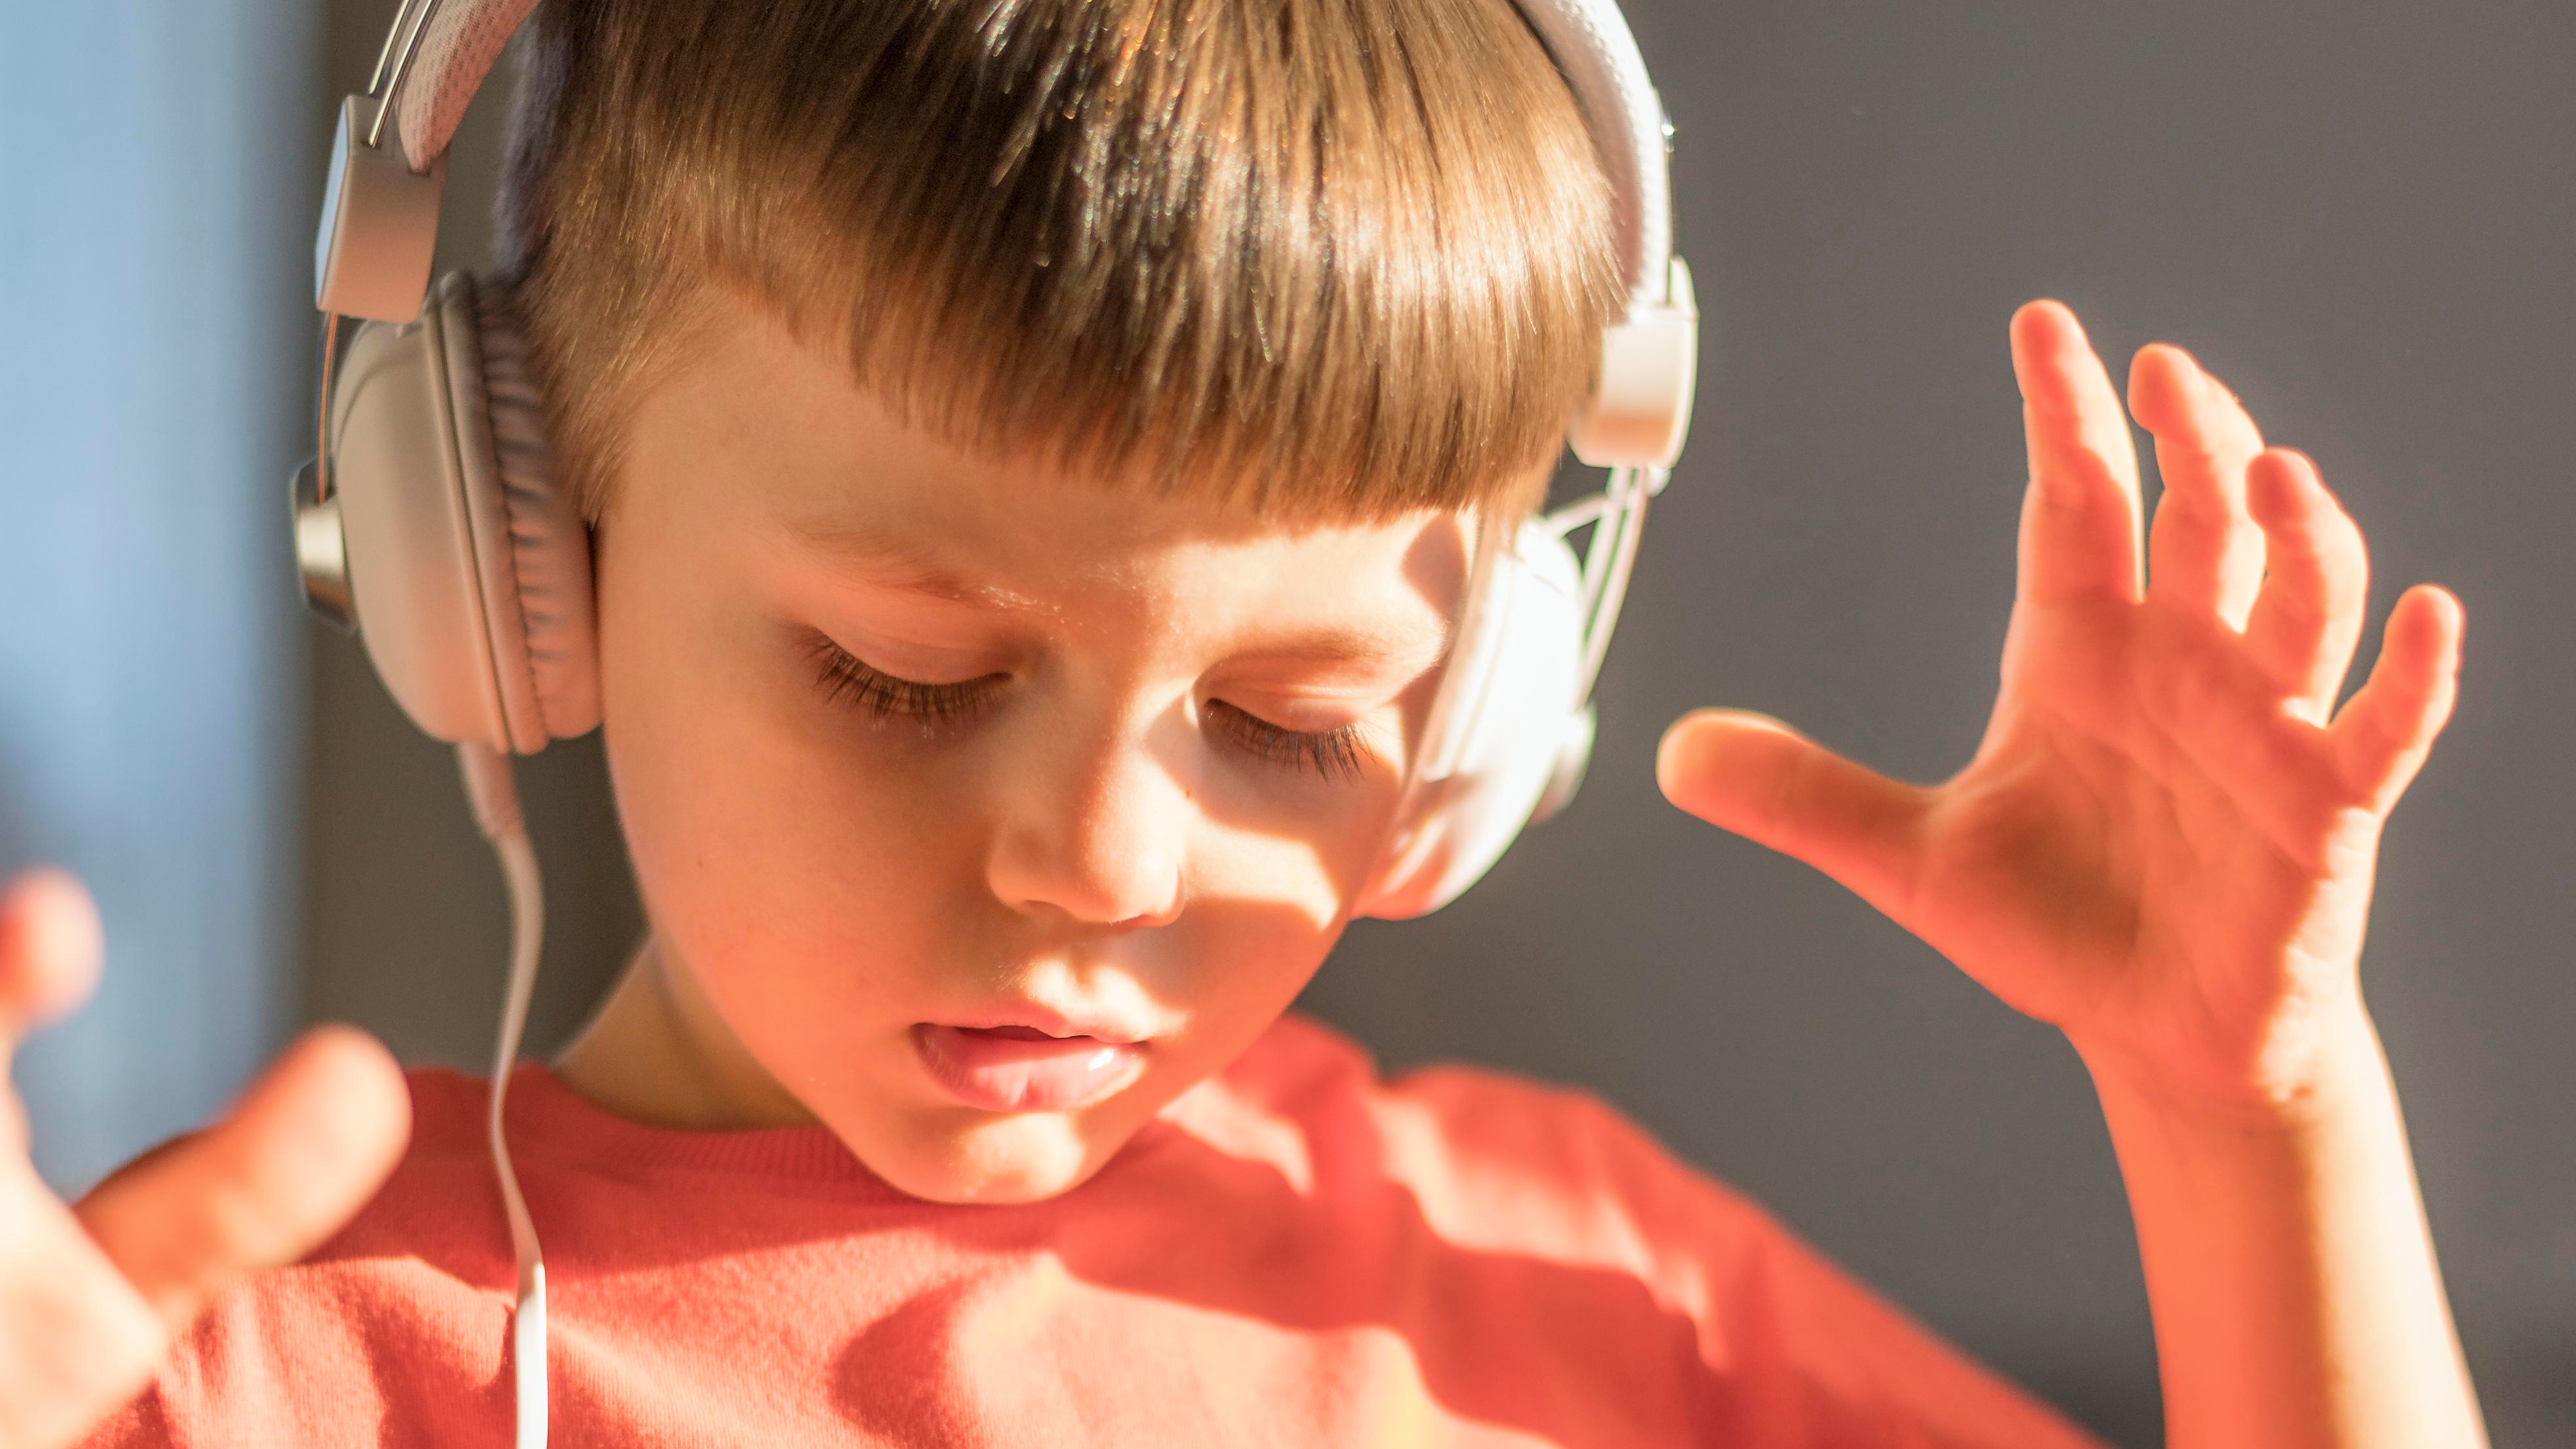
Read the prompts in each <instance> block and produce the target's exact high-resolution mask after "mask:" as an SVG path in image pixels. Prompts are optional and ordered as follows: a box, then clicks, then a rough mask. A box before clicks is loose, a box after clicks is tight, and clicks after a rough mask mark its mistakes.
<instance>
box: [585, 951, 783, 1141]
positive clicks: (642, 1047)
mask: <svg viewBox="0 0 2576 1449" xmlns="http://www.w3.org/2000/svg"><path fill="white" fill-rule="evenodd" d="M553 1067H554V1072H555V1075H556V1077H557V1078H559V1079H560V1080H561V1081H562V1082H563V1083H564V1085H566V1086H567V1087H570V1088H571V1089H572V1090H573V1091H574V1092H576V1093H578V1094H580V1095H581V1096H582V1097H583V1098H585V1099H587V1100H588V1101H589V1102H590V1103H591V1104H592V1105H593V1106H596V1107H598V1108H599V1109H600V1110H602V1111H605V1112H609V1113H613V1114H615V1115H616V1116H619V1117H623V1118H626V1119H627V1120H628V1121H632V1122H641V1123H643V1124H645V1125H646V1126H650V1127H674V1128H681V1129H687V1130H696V1131H725V1130H731V1129H739V1128H750V1127H785V1126H805V1125H810V1124H811V1123H812V1122H813V1121H814V1120H815V1119H814V1114H813V1113H811V1112H809V1111H807V1110H805V1107H804V1104H803V1103H800V1102H798V1101H797V1100H796V1098H795V1097H794V1096H793V1095H791V1094H790V1093H789V1092H788V1091H787V1089H786V1088H785V1087H782V1086H780V1085H779V1084H778V1080H777V1078H775V1077H772V1076H771V1075H770V1074H769V1072H768V1070H767V1069H766V1068H764V1067H762V1066H761V1065H760V1063H759V1061H758V1060H757V1059H755V1058H754V1057H753V1056H752V1054H751V1051H750V1049H749V1048H747V1047H745V1046H744V1045H743V1044H742V1040H741V1039H740V1038H739V1037H737V1036H735V1035H734V1033H733V1030H732V1028H730V1027H728V1026H726V1025H725V1022H724V1018H723V1017H722V1016H721V1015H719V1014H718V1013H717V1011H716V1009H715V1004H714V1003H713V1002H711V1001H709V1000H708V999H707V996H706V993H705V991H704V990H703V989H702V988H701V987H700V986H699V985H698V981H697V978H696V976H695V975H694V974H693V973H691V972H690V970H689V968H688V966H687V965H686V964H685V963H683V962H682V961H680V960H679V958H678V957H677V956H675V955H674V954H673V953H672V952H671V951H670V950H669V949H668V947H667V945H666V944H665V943H664V942H663V941H662V939H661V937H660V935H659V933H657V932H647V933H646V935H645V937H644V940H643V942H642V943H641V944H640V945H638V946H637V947H636V949H635V954H634V956H633V957H632V958H631V959H629V960H628V961H627V963H626V969H625V971H624V972H623V973H621V974H620V975H619V976H618V978H617V984H616V985H615V986H614V987H612V988H610V990H609V993H608V999H607V1000H606V1001H605V1002H603V1003H601V1005H600V1008H599V1011H598V1013H597V1014H595V1015H594V1016H592V1017H591V1019H590V1022H589V1024H587V1025H585V1026H584V1027H583V1028H582V1029H581V1032H580V1034H579V1035H578V1036H576V1037H574V1038H573V1040H572V1044H571V1045H569V1046H567V1047H565V1048H564V1050H563V1052H562V1054H561V1055H559V1056H557V1057H556V1058H555V1060H554V1063H553Z"/></svg>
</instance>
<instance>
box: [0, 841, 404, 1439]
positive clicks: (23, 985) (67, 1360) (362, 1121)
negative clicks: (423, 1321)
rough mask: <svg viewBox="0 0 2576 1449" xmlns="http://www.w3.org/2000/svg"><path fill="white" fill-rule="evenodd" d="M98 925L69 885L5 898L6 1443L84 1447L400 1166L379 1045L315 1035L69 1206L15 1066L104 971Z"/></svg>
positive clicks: (393, 1103)
mask: <svg viewBox="0 0 2576 1449" xmlns="http://www.w3.org/2000/svg"><path fill="white" fill-rule="evenodd" d="M99 953H100V939H99V925H98V916H97V913H96V912H95V910H94V909H93V908H92V907H91V905H90V902H89V897H88V895H87V893H86V892H84V891H83V890H82V889H81V888H80V886H79V885H78V884H76V883H74V882H73V881H72V880H71V878H70V877H68V876H63V875H59V874H55V873H52V872H31V873H29V874H27V875H25V876H22V877H20V878H19V879H18V880H17V881H15V882H13V883H11V884H9V885H8V886H7V888H6V890H5V892H0V1446H5V1449H54V1446H58V1445H64V1444H69V1443H71V1442H73V1441H74V1440H77V1439H78V1438H80V1437H81V1435H82V1434H83V1433H85V1432H86V1431H87V1430H88V1429H90V1428H91V1427H92V1426H93V1425H95V1424H97V1423H98V1422H99V1421H100V1420H101V1419H104V1418H105V1417H106V1416H107V1415H109V1414H110V1413H112V1412H114V1411H115V1410H116V1409H117V1408H118V1407H119V1406H120V1405H122V1404H123V1403H124V1402H125V1401H126V1400H128V1399H130V1398H132V1397H133V1396H134V1395H135V1393H136V1392H137V1391H139V1390H140V1389H142V1388H143V1386H144V1385H145V1383H146V1382H148V1381H149V1379H150V1378H151V1375H152V1371H153V1369H154V1367H155V1366H156V1365H157V1364H158V1363H159V1362H160V1360H161V1355H162V1353H163V1351H164V1350H165V1349H166V1348H167V1347H168V1345H169V1342H170V1340H171V1338H172V1336H173V1335H175V1334H176V1333H177V1332H178V1331H179V1330H181V1329H182V1328H184V1327H186V1326H187V1324H188V1322H189V1320H190V1319H192V1318H194V1317H195V1316H196V1315H197V1312H198V1310H199V1309H200V1308H202V1307H203V1306H204V1305H205V1303H206V1301H207V1299H208V1298H210V1297H211V1296H213V1294H214V1293H215V1291H216V1290H217V1289H219V1288H221V1287H222V1286H223V1285H224V1284H225V1283H227V1282H228V1281H230V1280H231V1279H232V1278H234V1277H235V1276H237V1275H238V1274H240V1273H242V1272H244V1271H246V1270H248V1269H252V1268H260V1267H267V1266H271V1265H275V1264H280V1263H287V1262H291V1261H293V1260H294V1259H296V1258H298V1257H301V1256H302V1255H303V1254H304V1253H305V1252H306V1251H307V1250H309V1249H310V1248H312V1247H313V1246H314V1245H315V1244H316V1243H319V1242H320V1241H321V1240H322V1239H323V1238H325V1237H327V1236H328V1235H329V1234H330V1233H331V1231H332V1230H333V1229H334V1228H336V1227H338V1226H339V1225H340V1224H341V1223H342V1222H343V1221H345V1220H346V1219H347V1218H348V1217H349V1215H350V1214H352V1213H354V1212H356V1211H357V1209H358V1208H359V1206H360V1205H361V1204H363V1203H364V1202H365V1201H366V1199H367V1197H368V1196H369V1195H370V1194H371V1193H373V1192H374V1191H375V1188H376V1184H377V1183H378V1182H380V1181H381V1180H382V1179H383V1178H384V1175H385V1173H386V1172H387V1171H388V1170H390V1169H391V1168H392V1166H393V1164H394V1160H395V1159H396V1158H397V1157H398V1156H400V1155H401V1151H402V1144H403V1141H404V1138H405V1136H406V1134H407V1133H408V1131H409V1123H410V1099H409V1097H408V1096H407V1095H406V1093H405V1090H404V1087H403V1082H402V1076H401V1073H400V1071H399V1070H398V1069H397V1068H396V1067H395V1066H394V1063H393V1060H392V1058H391V1057H389V1056H388V1055H386V1053H385V1049H384V1048H383V1047H382V1046H379V1045H378V1044H377V1043H376V1042H375V1041H374V1040H373V1039H372V1038H369V1037H367V1036H365V1035H364V1034H362V1033H359V1032H356V1031H352V1030H349V1029H347V1028H331V1027H326V1028H322V1029H320V1030H317V1031H314V1032H311V1033H309V1034H307V1035H306V1036H305V1037H304V1038H303V1039H302V1040H300V1041H298V1042H297V1043H296V1044H295V1045H294V1046H292V1047H290V1048H289V1049H288V1050H287V1051H286V1053H285V1055H283V1056H281V1057H280V1058H279V1059H278V1060H277V1061H276V1062H274V1063H273V1064H271V1065H270V1067H269V1069H268V1070H267V1072H265V1073H264V1074H262V1075H261V1077H260V1078H259V1080H257V1081H256V1082H254V1083H252V1084H251V1086H250V1088H249V1090H248V1091H247V1092H245V1093H244V1094H243V1096H242V1098H241V1100H240V1101H239V1102H238V1103H236V1104H235V1106H234V1108H233V1111H232V1113H231V1115H230V1116H228V1117H227V1118H226V1119H225V1120H224V1121H222V1122H220V1123H218V1124H216V1125H215V1126H213V1127H210V1128H207V1129H206V1130H204V1131H202V1132H198V1133H195V1134H193V1135H191V1136H188V1137H183V1138H180V1139H178V1140H176V1141H173V1142H170V1143H166V1144H164V1145H163V1146H161V1147H159V1148H156V1149H154V1150H153V1151H151V1152H150V1153H147V1154H145V1155H144V1156H142V1157H140V1158H137V1159H136V1160H135V1161H133V1162H131V1163H129V1164H127V1165H126V1166H125V1167H123V1168H121V1169H119V1170H118V1171H117V1173H116V1175H115V1176H113V1177H111V1178H109V1179H108V1180H107V1181H106V1182H103V1183H101V1184H100V1185H99V1186H98V1187H97V1189H96V1190H94V1191H92V1192H91V1193H90V1194H89V1196H87V1197H86V1198H83V1199H82V1200H81V1202H80V1204H79V1206H78V1207H67V1206H66V1205H64V1204H63V1203H62V1202H61V1201H60V1200H59V1199H57V1198H56V1197H55V1196H54V1195H53V1194H52V1193H51V1192H50V1191H48V1190H47V1189H46V1187H45V1185H44V1183H43V1182H42V1181H41V1180H40V1179H39V1178H38V1177H37V1176H36V1170H35V1167H34V1166H33V1164H32V1163H30V1162H29V1160H28V1157H27V1142H26V1126H27V1121H26V1113H25V1111H24V1109H23V1108H22V1107H21V1106H20V1105H19V1102H18V1100H17V1094H16V1093H15V1092H14V1091H11V1090H9V1089H8V1088H7V1086H6V1084H5V1078H6V1068H7V1056H8V1053H9V1052H10V1050H11V1049H13V1048H14V1047H15V1045H16V1044H17V1041H18V1039H19V1038H20V1037H22V1036H24V1035H25V1034H26V1032H27V1031H28V1030H29V1029H30V1028H31V1027H33V1026H35V1025H37V1024H38V1023H40V1022H41V1021H43V1020H44V1019H45V1018H48V1017H52V1016H58V1015H60V1014H62V1013H63V1012H65V1011H68V1010H70V1009H71V1007H72V1006H74V1005H75V1004H77V1003H78V1001H79V1000H80V998H81V997H82V996H84V995H86V994H87V993H88V991H89V988H90V984H91V983H92V981H94V980H95V979H96V977H97V974H98V967H99Z"/></svg>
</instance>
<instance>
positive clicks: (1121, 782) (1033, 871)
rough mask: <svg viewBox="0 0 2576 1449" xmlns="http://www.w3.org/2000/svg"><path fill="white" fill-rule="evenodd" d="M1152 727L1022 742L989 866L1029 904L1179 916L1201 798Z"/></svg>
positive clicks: (1153, 917) (1155, 917)
mask: <svg viewBox="0 0 2576 1449" xmlns="http://www.w3.org/2000/svg"><path fill="white" fill-rule="evenodd" d="M1150 733H1151V732H1150V731H1149V730H1147V729H1144V728H1125V729H1116V730H1103V731H1100V732H1099V733H1098V734H1097V735H1095V736H1093V737H1091V738H1088V739H1081V738H1071V737H1066V736H1058V737H1057V738H1056V739H1055V740H1053V741H1051V742H1049V743H1046V744H1037V743H1036V742H1031V747H1029V748H1024V749H1020V750H1016V751H1014V752H1013V753H1014V755H1015V757H1016V759H1015V764H1014V767H1012V768H1010V769H1008V770H1006V771H1005V772H1004V776H1003V778H1001V779H999V780H997V781H996V782H995V783H996V785H997V786H998V787H999V789H1000V790H1001V797H1000V801H1001V803H1000V809H999V812H998V825H997V828H996V829H995V830H994V833H993V838H992V845H991V848H990V849H991V856H990V860H989V862H988V864H987V868H986V874H987V876H988V878H989V880H990V883H991V887H992V890H993V893H994V895H995V896H997V897H999V898H1000V899H1001V900H1002V902H1003V903H1004V904H1006V905H1009V906H1011V907H1012V908H1013V909H1015V910H1018V911H1021V912H1023V913H1032V914H1035V913H1046V912H1060V913H1062V914H1063V915H1065V916H1069V917H1071V918H1072V919H1074V920H1077V921H1081V922H1083V923H1085V924H1089V925H1099V926H1118V927H1124V928H1140V927H1145V926H1158V925H1163V924H1166V923H1168V922H1170V921H1171V920H1173V919H1174V918H1176V917H1178V916H1179V915H1180V912H1181V906H1182V902H1183V897H1184V895H1185V891H1184V888H1183V876H1184V870H1183V862H1184V857H1185V854H1186V849H1187V844H1188V840H1189V834H1190V821H1191V819H1192V817H1193V814H1194V811H1195V806H1194V804H1193V802H1192V800H1191V798H1190V791H1189V789H1188V788H1187V786H1186V785H1185V784H1184V783H1183V782H1182V781H1181V779H1179V778H1178V777H1177V776H1176V775H1175V774H1174V772H1173V770H1172V769H1171V768H1170V767H1169V766H1168V765H1166V764H1165V763H1164V762H1162V761H1160V760H1158V759H1156V758H1155V756H1154V754H1153V752H1152V749H1151V739H1150Z"/></svg>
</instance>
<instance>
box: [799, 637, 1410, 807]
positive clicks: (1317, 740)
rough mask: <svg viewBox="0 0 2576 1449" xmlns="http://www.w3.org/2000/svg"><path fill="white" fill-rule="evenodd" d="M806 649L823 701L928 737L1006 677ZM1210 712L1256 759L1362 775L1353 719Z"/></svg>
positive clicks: (1326, 774)
mask: <svg viewBox="0 0 2576 1449" xmlns="http://www.w3.org/2000/svg"><path fill="white" fill-rule="evenodd" d="M807 653H808V655H809V656H810V658H811V661H812V663H813V666H814V670H815V675H816V679H815V682H816V684H817V685H818V686H819V687H820V688H821V689H822V691H823V698H824V700H825V702H826V703H830V704H838V705H843V706H846V707H849V708H852V709H857V710H859V711H861V712H863V713H865V714H866V715H867V716H868V717H869V718H870V719H871V720H873V721H875V722H877V723H880V724H882V723H884V722H886V721H888V720H894V719H909V720H912V721H915V722H917V723H918V724H920V725H921V727H922V730H923V732H924V733H929V734H938V733H945V732H947V731H949V730H953V729H959V728H963V727H964V726H966V725H969V724H971V723H973V722H974V721H975V720H976V719H977V718H979V717H980V716H981V715H982V714H983V713H984V711H985V710H986V709H988V708H989V707H991V706H992V704H993V703H994V702H995V700H996V699H997V697H998V696H999V694H1000V691H1001V687H1002V686H1003V685H1004V684H1005V683H1007V682H1009V680H1010V676H1009V675H1007V674H987V675H982V676H979V677H977V678H974V679H966V680H959V681H957V682H955V683H949V684H925V683H922V682H921V681H919V680H915V679H905V678H902V677H901V676H899V675H893V674H888V673H886V672H885V671H884V670H882V669H879V668H877V667H876V666H874V665H872V664H869V663H868V662H867V661H865V660H863V659H861V658H859V657H858V656H857V655H855V654H852V653H851V652H850V651H848V650H847V649H844V648H842V647H841V646H840V645H839V644H837V643H835V642H833V641H832V640H831V639H830V638H829V637H827V636H825V635H823V634H820V633H818V634H816V635H814V636H813V639H812V641H811V642H810V643H809V644H808V646H807ZM1207 713H1208V714H1209V715H1210V716H1211V717H1213V718H1214V719H1216V720H1217V721H1219V722H1220V723H1219V725H1218V728H1219V729H1220V730H1221V731H1223V733H1224V734H1225V736H1226V738H1227V739H1228V740H1229V741H1230V742H1231V743H1233V745H1234V746H1235V747H1236V748H1238V749H1240V750H1242V751H1243V752H1244V753H1245V754H1247V755H1250V756H1251V757H1252V758H1254V759H1256V760H1260V761H1262V762H1264V763H1267V764H1273V765H1280V766H1284V767H1286V768H1289V769H1298V770H1311V771H1313V772H1314V773H1315V774H1316V775H1318V776H1321V777H1322V778H1324V779H1326V780H1330V781H1337V782H1344V781H1355V780H1357V779H1359V778H1360V776H1361V774H1362V769H1363V765H1364V763H1365V761H1366V758H1367V748H1366V746H1365V745H1363V744H1362V742H1361V733H1360V727H1359V725H1358V724H1356V723H1353V724H1346V725H1342V726H1340V727H1339V728H1336V729H1329V730H1292V729H1288V728H1286V727H1285V726H1282V725H1275V724H1272V723H1271V722H1270V721H1268V720H1266V719H1263V718H1261V717H1260V716H1259V715H1256V714H1253V713H1251V712H1250V711H1248V710H1245V709H1243V708H1241V707H1239V706H1237V705H1232V704H1228V703H1226V702H1225V701H1223V700H1213V701H1210V703H1209V705H1208V708H1207Z"/></svg>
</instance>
